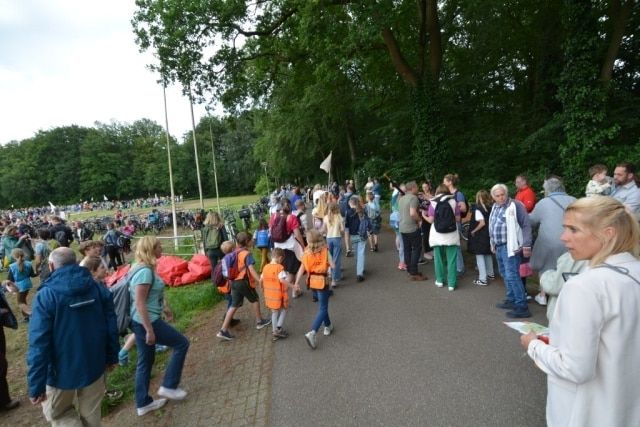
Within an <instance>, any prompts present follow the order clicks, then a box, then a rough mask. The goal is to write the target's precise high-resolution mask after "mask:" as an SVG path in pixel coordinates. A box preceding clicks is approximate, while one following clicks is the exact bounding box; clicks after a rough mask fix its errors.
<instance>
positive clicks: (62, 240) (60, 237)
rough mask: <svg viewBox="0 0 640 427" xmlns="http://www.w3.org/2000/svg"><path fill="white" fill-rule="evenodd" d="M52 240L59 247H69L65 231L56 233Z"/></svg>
mask: <svg viewBox="0 0 640 427" xmlns="http://www.w3.org/2000/svg"><path fill="white" fill-rule="evenodd" d="M53 238H54V239H55V240H56V242H58V243H59V244H60V246H64V247H67V248H68V247H69V238H68V237H67V232H66V231H65V230H58V231H56V234H54V235H53Z"/></svg>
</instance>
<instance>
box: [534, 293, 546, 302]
mask: <svg viewBox="0 0 640 427" xmlns="http://www.w3.org/2000/svg"><path fill="white" fill-rule="evenodd" d="M535 300H536V302H537V303H538V304H540V305H547V296H546V295H545V294H538V295H536V297H535Z"/></svg>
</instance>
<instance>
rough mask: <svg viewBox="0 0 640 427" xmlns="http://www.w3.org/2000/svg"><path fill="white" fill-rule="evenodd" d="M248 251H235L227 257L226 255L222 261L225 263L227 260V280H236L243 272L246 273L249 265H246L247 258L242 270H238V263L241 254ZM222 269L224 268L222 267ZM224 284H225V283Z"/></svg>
mask: <svg viewBox="0 0 640 427" xmlns="http://www.w3.org/2000/svg"><path fill="white" fill-rule="evenodd" d="M243 251H246V249H238V250H235V251H233V252H231V253H229V254H227V255H225V257H224V258H222V261H223V262H224V260H226V263H227V264H226V267H227V277H226V279H228V280H236V278H237V277H238V276H239V275H240V273H242V272H243V271H245V270H246V269H247V265H246V258H245V266H244V268H243V269H242V270H240V269H238V261H239V258H240V256H239V255H240V253H241V252H243ZM220 268H221V269H222V266H221V267H220ZM223 284H224V283H223Z"/></svg>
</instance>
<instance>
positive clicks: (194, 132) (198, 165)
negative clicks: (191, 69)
mask: <svg viewBox="0 0 640 427" xmlns="http://www.w3.org/2000/svg"><path fill="white" fill-rule="evenodd" d="M189 106H190V107H191V129H192V135H193V151H194V153H195V159H196V173H197V174H198V192H199V193H200V208H201V209H202V210H204V199H203V198H202V182H201V181H200V162H199V161H198V143H197V142H196V119H195V118H194V117H193V98H192V97H191V89H189Z"/></svg>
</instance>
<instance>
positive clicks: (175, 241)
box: [162, 80, 178, 253]
mask: <svg viewBox="0 0 640 427" xmlns="http://www.w3.org/2000/svg"><path fill="white" fill-rule="evenodd" d="M162 96H163V98H164V126H165V135H166V136H167V163H168V165H169V187H170V188H171V219H172V220H173V221H172V222H173V245H174V251H175V252H176V253H177V252H178V221H177V219H176V196H175V193H174V191H173V170H172V168H171V144H170V140H169V114H168V113H167V86H166V84H165V82H164V80H162Z"/></svg>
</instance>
